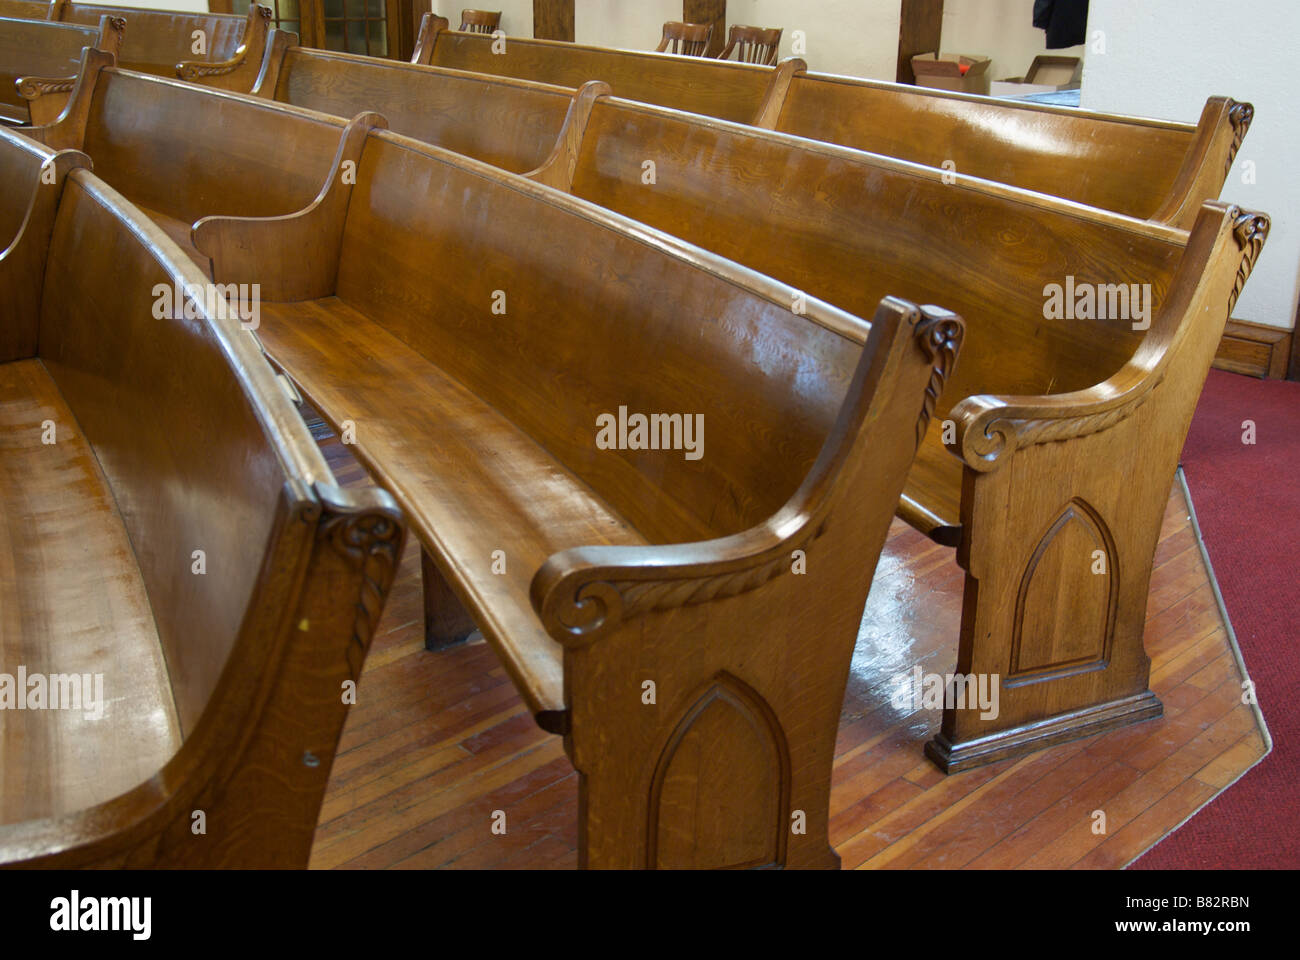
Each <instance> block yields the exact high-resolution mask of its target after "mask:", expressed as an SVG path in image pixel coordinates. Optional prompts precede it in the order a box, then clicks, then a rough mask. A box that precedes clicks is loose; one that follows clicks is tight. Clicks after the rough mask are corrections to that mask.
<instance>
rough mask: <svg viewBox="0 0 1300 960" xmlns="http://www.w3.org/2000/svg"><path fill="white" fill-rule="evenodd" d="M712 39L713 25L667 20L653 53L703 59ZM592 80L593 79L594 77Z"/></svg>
mask: <svg viewBox="0 0 1300 960" xmlns="http://www.w3.org/2000/svg"><path fill="white" fill-rule="evenodd" d="M712 39H713V24H711V23H682V22H681V21H679V20H669V21H668V22H667V23H665V24H664V33H663V37H662V38H661V39H660V41H659V46H657V47H655V53H676V54H680V55H682V56H685V57H703V56H705V55H706V54H707V52H708V49H709V41H710V40H712ZM592 79H595V78H594V77H593V78H592Z"/></svg>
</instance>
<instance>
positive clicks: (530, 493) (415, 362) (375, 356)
mask: <svg viewBox="0 0 1300 960" xmlns="http://www.w3.org/2000/svg"><path fill="white" fill-rule="evenodd" d="M259 336H260V338H261V340H262V342H263V344H264V345H265V347H266V349H267V351H268V353H269V354H270V355H271V356H272V357H274V358H275V361H276V363H277V364H279V365H281V366H282V367H283V368H284V369H287V370H291V371H293V372H294V374H295V382H296V383H297V385H298V388H299V389H300V390H301V391H302V393H303V395H304V396H305V397H306V398H307V399H308V400H309V402H310V403H311V404H312V406H314V407H315V408H316V409H318V410H322V411H327V412H328V413H329V414H332V415H333V419H334V423H333V426H334V428H335V430H336V431H339V432H342V426H341V423H340V419H341V414H342V413H343V412H346V414H347V418H348V419H351V420H354V421H355V422H356V423H358V424H359V425H360V429H361V430H363V431H364V433H365V436H364V442H363V443H360V444H358V447H357V449H358V451H359V454H360V457H361V459H362V461H363V462H364V463H365V464H366V465H367V466H368V467H369V468H370V469H371V470H372V471H374V472H375V474H376V475H377V476H381V477H383V478H384V481H385V483H386V484H387V485H388V486H389V487H390V489H392V490H394V492H395V493H396V494H397V496H399V497H400V499H401V500H402V502H404V503H406V504H407V516H408V519H409V520H410V522H411V524H412V529H414V530H415V531H417V532H418V533H419V535H420V538H421V542H423V543H426V544H432V545H434V546H433V547H432V549H434V550H435V551H436V552H437V554H438V555H439V557H440V560H441V562H442V564H444V565H445V566H447V567H449V568H451V569H453V570H454V571H455V575H454V581H455V582H457V583H460V582H462V581H463V586H462V589H461V591H460V594H461V595H462V596H463V597H464V598H465V601H466V602H467V604H468V605H469V607H470V611H469V612H470V614H471V615H472V617H473V619H474V621H475V622H476V623H479V624H483V625H487V626H486V627H485V633H487V634H488V635H491V636H494V637H500V638H508V642H506V643H501V644H499V646H498V649H499V651H500V652H501V655H502V658H503V660H504V663H505V666H506V669H507V670H508V671H509V673H510V675H511V677H512V678H513V679H514V681H515V683H516V685H517V687H518V688H519V690H520V693H521V694H522V696H523V698H524V702H525V703H527V704H528V707H529V709H530V710H532V711H533V713H534V714H536V715H537V716H538V717H539V719H540V720H541V721H542V722H543V724H545V725H549V726H550V727H551V728H552V730H551V732H553V733H558V732H563V731H562V729H560V727H559V724H560V722H561V718H562V717H563V715H564V709H565V708H564V675H563V664H562V653H563V649H564V648H563V647H561V646H560V644H559V643H557V642H555V641H554V640H553V639H552V638H551V637H550V636H549V635H548V634H547V633H546V631H545V629H543V627H542V624H541V622H540V621H539V620H538V619H537V617H536V616H535V615H534V613H533V608H532V602H531V600H530V599H529V593H528V591H529V584H530V581H531V579H532V575H533V573H534V572H536V571H537V570H538V569H540V568H541V567H542V565H543V564H544V563H545V562H546V559H547V557H549V556H550V555H551V554H553V553H558V552H559V551H561V550H565V549H568V548H570V547H578V546H582V545H584V544H601V545H620V546H644V545H645V544H646V542H647V541H646V539H645V538H644V537H643V536H642V535H640V534H639V533H638V532H637V531H636V529H635V528H634V527H633V526H632V525H631V524H630V523H629V522H628V521H627V520H626V519H624V518H623V517H621V516H620V515H619V514H618V513H617V512H616V511H615V510H614V509H613V507H612V506H611V505H610V504H609V503H608V502H606V501H605V500H603V499H602V498H601V497H600V496H599V495H597V494H596V493H595V491H593V490H592V489H591V487H589V486H588V485H587V484H585V483H583V482H582V481H581V480H580V479H579V478H578V477H576V476H575V475H574V474H573V473H572V472H570V471H569V470H567V469H565V468H564V467H563V465H561V464H560V463H558V462H557V461H556V460H555V459H554V458H553V457H552V456H550V455H548V454H547V452H546V451H545V450H544V449H543V448H542V447H541V446H539V445H538V443H537V442H536V441H535V440H534V439H533V438H532V437H530V436H529V435H528V433H526V432H525V431H524V430H522V429H521V428H519V427H518V426H516V425H515V424H514V423H512V422H511V421H510V420H509V419H508V418H507V417H505V416H504V415H503V414H502V413H501V412H500V411H499V410H497V409H496V408H495V407H493V406H492V405H491V404H490V403H488V402H486V401H485V400H483V399H482V398H481V397H479V396H477V395H475V394H474V393H473V391H471V390H469V389H467V388H466V387H465V386H464V385H463V384H462V383H460V382H459V381H457V380H455V379H453V378H452V377H450V376H449V375H447V374H446V373H444V372H443V371H442V370H440V369H439V368H438V367H436V366H434V365H433V364H431V363H430V362H429V361H428V360H427V359H425V357H423V356H421V355H420V354H419V353H418V352H417V351H416V350H414V349H412V348H411V347H410V346H408V345H407V344H405V343H404V342H402V341H401V340H399V339H398V338H397V337H395V336H394V335H393V334H392V333H391V332H389V331H388V330H386V329H385V328H384V327H382V326H380V325H379V324H377V323H375V322H374V321H372V320H369V319H367V318H366V316H365V315H364V314H363V313H361V312H360V311H359V310H358V309H356V308H354V307H352V306H349V305H348V304H347V303H344V302H343V301H341V300H339V299H338V298H337V297H330V298H326V299H323V300H315V301H308V302H302V303H275V304H267V305H266V307H265V308H264V310H263V312H262V327H261V328H260V331H259ZM343 356H346V357H351V358H352V359H351V361H350V362H349V363H348V364H347V365H346V367H343V366H337V367H336V366H334V365H333V363H332V362H331V358H334V357H343ZM413 438H418V442H415V443H412V439H413ZM453 464H454V465H455V469H448V468H449V467H450V466H451V465H453ZM542 489H544V490H545V491H546V495H545V496H539V495H538V491H539V490H542ZM489 499H490V501H491V507H490V509H484V505H485V502H486V501H488V500H489ZM485 544H500V545H503V546H505V545H508V550H509V561H508V563H507V564H506V571H505V573H504V575H499V574H494V573H492V570H491V565H490V564H484V563H483V562H482V561H483V558H484V552H483V547H484V545H485Z"/></svg>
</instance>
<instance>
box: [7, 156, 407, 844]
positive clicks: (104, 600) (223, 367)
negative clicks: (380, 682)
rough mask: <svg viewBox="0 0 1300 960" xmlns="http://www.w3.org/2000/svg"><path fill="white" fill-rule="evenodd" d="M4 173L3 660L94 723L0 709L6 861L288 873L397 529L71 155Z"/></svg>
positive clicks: (256, 356) (388, 502)
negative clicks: (334, 469) (66, 694)
mask: <svg viewBox="0 0 1300 960" xmlns="http://www.w3.org/2000/svg"><path fill="white" fill-rule="evenodd" d="M0 155H3V156H5V160H4V162H2V163H0V172H3V174H4V176H5V177H6V180H5V190H4V191H3V192H2V193H0V207H3V208H8V207H10V206H11V205H12V206H16V207H19V208H22V209H26V210H27V211H28V216H27V217H26V218H25V220H24V223H23V226H22V228H21V231H20V233H19V235H18V237H17V238H16V240H15V241H14V243H12V244H10V245H9V246H8V248H7V249H6V250H5V251H4V253H3V254H0V284H2V285H3V286H0V302H3V303H5V304H6V310H8V309H12V305H13V304H15V303H19V304H25V305H26V308H28V309H35V311H36V316H35V317H34V318H33V317H30V316H25V317H20V318H18V319H19V320H20V321H22V323H24V324H25V325H27V326H28V327H29V328H30V326H31V325H32V324H33V321H34V322H35V324H36V325H37V326H38V328H39V336H38V337H37V338H33V339H27V340H25V341H24V340H23V339H22V338H18V339H15V340H12V342H7V343H6V348H7V351H6V353H7V355H6V356H5V357H4V358H3V359H4V361H5V362H4V363H2V364H0V418H2V419H3V421H4V426H5V429H4V431H3V435H4V438H5V440H4V445H5V451H4V456H3V458H0V460H2V461H3V469H0V498H2V499H3V503H2V504H0V505H2V506H3V510H0V517H2V518H3V520H2V521H0V531H2V532H0V567H3V569H4V571H5V575H4V577H3V578H0V582H2V583H3V588H2V590H0V592H2V593H3V597H0V601H2V606H0V609H3V611H4V613H3V623H0V661H2V662H3V663H4V664H5V666H6V669H7V670H8V669H9V668H11V667H13V668H19V669H25V670H26V671H29V672H32V673H36V672H39V673H42V674H51V675H53V674H59V675H64V676H66V675H70V674H76V675H83V674H88V675H90V676H91V678H92V683H93V684H94V685H95V686H94V691H95V692H94V693H93V694H91V696H93V697H94V698H95V700H96V702H98V703H99V704H100V705H101V707H103V709H100V710H86V709H85V704H84V702H83V708H82V709H80V710H75V709H74V710H67V709H60V710H54V709H44V710H30V711H28V710H24V711H13V710H5V711H4V712H3V714H0V742H2V743H3V744H4V752H3V755H0V763H2V764H3V770H2V772H0V783H2V784H3V790H2V791H0V797H2V799H0V865H4V866H15V865H39V866H63V867H77V866H100V867H120V866H181V865H185V866H244V867H251V866H301V865H302V864H304V863H305V862H306V857H307V854H308V850H309V847H310V843H311V837H312V828H313V825H314V823H315V821H316V819H317V816H318V812H319V805H320V798H321V791H322V790H323V789H324V786H325V782H326V778H327V776H328V773H329V765H330V760H331V759H332V755H333V751H334V747H335V745H336V743H337V740H338V736H339V732H340V730H341V727H342V723H343V719H344V716H345V714H346V711H347V701H346V699H345V698H343V697H341V696H340V691H341V690H342V689H344V688H343V683H344V681H355V680H356V678H357V676H358V675H359V673H360V669H361V664H362V662H363V660H364V656H365V651H366V649H367V647H368V645H369V640H370V636H371V634H372V632H373V628H374V626H375V623H376V622H377V621H378V618H379V616H380V613H381V611H382V608H383V602H384V599H385V596H386V593H387V589H388V586H389V584H390V583H391V578H392V574H393V571H394V567H395V564H396V562H397V560H398V557H399V556H400V553H401V547H402V533H403V527H402V522H401V518H400V514H399V513H398V511H397V508H396V506H395V505H394V503H393V501H392V499H391V498H390V497H389V496H388V495H387V494H384V493H383V492H381V491H379V490H377V489H375V488H374V487H373V486H370V485H363V487H362V488H361V489H357V490H354V491H346V492H345V491H343V490H341V489H339V488H338V487H337V485H336V484H335V483H334V477H333V475H332V473H331V472H330V470H329V467H328V465H327V464H326V463H325V461H324V460H323V458H322V457H321V456H320V453H319V451H318V450H317V448H316V447H315V445H314V443H313V442H312V440H311V437H310V435H309V434H308V433H307V430H306V428H305V426H304V425H303V422H302V420H301V418H300V417H299V415H298V413H297V411H296V410H295V409H294V408H293V406H292V404H291V403H290V402H289V400H288V398H287V396H286V394H285V391H284V390H283V389H282V386H281V383H280V381H279V380H278V379H277V376H276V374H275V373H274V371H273V370H272V369H271V368H270V366H269V365H268V364H267V363H266V362H265V360H264V359H263V357H262V355H261V353H260V351H259V348H258V345H257V342H256V340H255V339H254V337H253V336H252V335H251V334H250V333H248V332H247V331H245V330H241V329H240V328H239V326H238V325H237V323H236V322H235V320H234V319H230V318H227V317H223V316H220V315H219V314H217V313H216V312H215V308H212V307H208V306H205V305H204V303H203V302H202V300H205V299H206V298H200V299H194V298H195V297H196V296H198V294H196V293H194V292H193V291H200V292H201V291H202V290H203V286H204V278H203V277H202V275H201V274H200V273H199V272H198V270H197V269H196V268H195V267H194V266H193V265H192V264H190V263H189V262H188V260H187V259H186V258H185V257H184V255H183V254H182V252H181V251H180V249H179V248H178V247H176V246H175V245H174V244H173V243H172V242H171V241H170V240H169V239H168V238H167V237H166V235H165V234H164V233H163V232H162V231H161V230H160V229H159V228H158V227H156V226H155V225H154V224H152V223H150V222H149V221H148V220H147V219H145V218H144V216H143V215H141V213H140V212H139V211H138V210H136V209H135V208H133V207H132V206H131V205H130V204H129V203H128V202H127V201H126V200H125V199H124V198H123V197H122V196H121V194H119V193H117V192H115V191H113V190H112V189H111V188H110V187H108V186H107V185H105V184H104V183H103V181H101V180H100V179H99V178H97V177H95V176H94V175H93V174H91V173H90V172H89V170H88V169H87V166H88V163H89V161H87V160H86V158H85V157H84V156H79V155H75V154H67V153H63V154H53V153H52V152H50V151H48V150H42V149H41V148H38V147H36V146H35V145H34V144H33V143H32V141H30V140H26V139H24V138H21V137H18V136H17V135H15V134H11V133H7V132H4V131H0ZM78 157H79V161H78ZM74 161H78V162H74ZM24 167H25V168H26V175H25V176H24V175H22V173H23V168H24ZM45 170H52V171H54V177H53V178H52V179H47V178H46V177H44V176H42V174H43V172H44V171H45ZM33 193H34V196H33V195H32V194H33ZM50 198H56V199H57V213H56V214H55V216H54V217H53V218H52V219H53V222H52V225H51V218H50V217H49V216H48V208H49V206H50V205H51V202H52V201H51V199H50ZM13 220H14V217H13V215H12V211H10V210H8V209H6V212H5V215H4V216H0V223H12V222H13ZM37 248H39V249H41V250H43V251H44V253H45V257H44V264H43V268H44V269H43V271H36V272H35V274H34V276H33V272H32V271H16V270H11V269H9V268H8V267H9V264H10V261H11V258H13V257H15V255H18V259H17V261H16V262H17V263H19V264H21V263H23V262H25V257H24V256H23V255H22V251H23V250H25V249H37ZM27 262H29V261H27ZM42 273H43V279H42ZM33 282H36V283H38V284H39V286H40V293H39V296H38V298H37V299H36V300H35V301H33V300H32V299H31V294H30V287H31V286H32V284H33ZM176 287H184V288H186V289H187V290H189V291H191V293H189V294H186V295H183V296H182V298H181V300H182V302H181V304H180V306H178V307H176V308H175V309H171V308H166V307H164V308H163V309H162V310H161V311H160V310H159V307H158V295H159V294H158V291H159V289H160V288H161V289H165V290H169V291H170V290H172V289H174V288H176ZM6 319H8V317H7V316H6ZM6 339H7V340H10V339H11V335H10V334H9V333H8V331H7V332H6ZM177 371H183V376H178V375H177ZM50 431H53V433H51V432H50ZM195 551H202V552H201V553H198V554H196V552H195ZM200 561H201V562H202V569H199V568H198V567H197V566H196V564H197V563H199V562H200ZM96 675H99V676H98V677H96ZM51 682H53V681H51ZM20 695H22V696H24V698H25V699H29V698H30V694H29V690H28V689H24V690H23V691H22V692H21V694H20ZM196 811H201V812H202V813H203V815H204V816H205V817H206V818H207V819H206V821H205V822H204V823H203V824H199V823H197V822H196V820H195V819H194V814H195V812H196ZM196 826H202V827H203V829H193V828H194V827H196Z"/></svg>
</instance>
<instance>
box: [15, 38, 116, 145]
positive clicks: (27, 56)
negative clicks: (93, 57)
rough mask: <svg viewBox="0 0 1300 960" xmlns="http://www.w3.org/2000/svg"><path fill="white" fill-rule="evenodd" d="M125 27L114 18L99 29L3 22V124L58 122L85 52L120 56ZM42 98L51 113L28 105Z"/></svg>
mask: <svg viewBox="0 0 1300 960" xmlns="http://www.w3.org/2000/svg"><path fill="white" fill-rule="evenodd" d="M123 26H124V23H123V21H122V20H121V19H120V18H118V17H110V16H104V17H100V19H99V23H98V24H96V25H95V26H83V25H81V24H65V23H47V22H43V21H39V20H14V19H4V18H0V123H9V124H20V123H28V122H32V123H46V122H49V120H51V119H53V118H54V117H56V116H58V112H59V110H61V109H62V107H63V104H64V103H65V102H66V101H67V99H68V91H70V90H71V89H72V84H73V81H74V79H75V77H76V73H77V70H78V65H79V63H80V61H81V50H82V48H83V47H99V48H100V49H102V50H105V51H107V52H109V53H114V54H115V53H117V51H118V47H119V45H120V43H121V40H122V28H123ZM24 78H29V79H26V80H24ZM40 78H57V80H54V79H51V80H44V79H40ZM37 97H40V103H41V106H42V107H45V108H46V109H45V110H44V111H43V112H42V111H40V110H38V111H37V112H36V113H35V114H32V113H31V112H29V110H28V101H29V100H31V101H35V100H36V99H37Z"/></svg>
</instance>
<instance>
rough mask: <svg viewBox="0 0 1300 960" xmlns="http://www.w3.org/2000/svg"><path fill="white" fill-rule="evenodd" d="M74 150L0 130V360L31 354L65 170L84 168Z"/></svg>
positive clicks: (86, 163) (86, 161)
mask: <svg viewBox="0 0 1300 960" xmlns="http://www.w3.org/2000/svg"><path fill="white" fill-rule="evenodd" d="M90 165H91V164H90V158H89V157H87V156H86V155H85V154H84V153H81V152H79V151H76V150H60V151H58V152H55V151H53V150H50V149H49V148H46V147H43V146H41V145H39V144H36V143H33V142H31V141H30V140H29V139H28V138H26V137H22V136H19V135H18V134H16V133H14V132H10V131H5V130H3V129H0V183H4V185H5V192H4V197H3V200H0V363H8V362H10V361H13V360H24V359H27V358H30V357H34V356H36V341H37V317H38V316H39V311H40V302H41V290H42V288H43V286H44V283H43V281H44V276H45V258H46V254H47V252H48V250H49V245H50V232H51V231H52V230H53V229H54V217H55V214H56V212H57V211H58V207H59V198H60V196H61V195H62V193H63V185H64V183H65V181H66V179H67V175H68V173H69V172H70V171H72V170H75V169H78V168H84V169H90Z"/></svg>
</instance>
